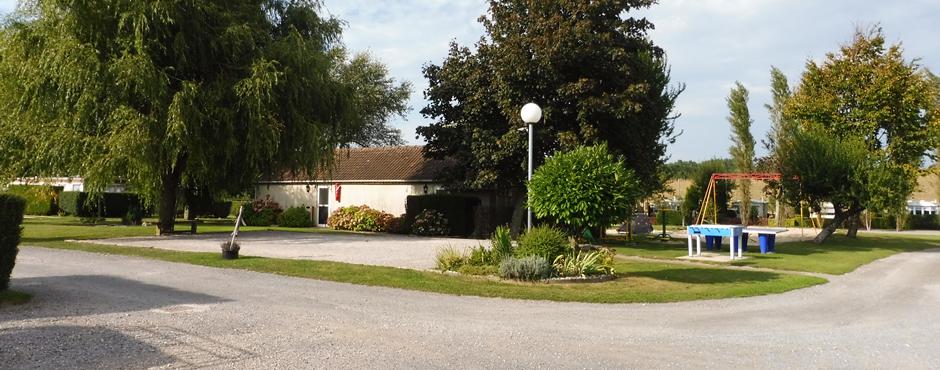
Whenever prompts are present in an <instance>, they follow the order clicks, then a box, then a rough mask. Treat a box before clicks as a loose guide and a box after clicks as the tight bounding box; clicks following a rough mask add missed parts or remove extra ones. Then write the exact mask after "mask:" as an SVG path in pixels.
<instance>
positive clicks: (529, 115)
mask: <svg viewBox="0 0 940 370" xmlns="http://www.w3.org/2000/svg"><path fill="white" fill-rule="evenodd" d="M519 115H520V116H522V122H525V123H526V124H528V125H529V181H532V124H534V123H536V122H538V121H539V120H540V119H542V108H539V106H538V104H535V103H529V104H526V105H524V106H522V110H521V111H520V112H519ZM526 197H529V198H530V200H531V195H530V194H529V192H528V191H526ZM526 203H531V202H526ZM526 220H527V222H526V230H529V229H531V228H532V206H531V205H529V206H528V207H526Z"/></svg>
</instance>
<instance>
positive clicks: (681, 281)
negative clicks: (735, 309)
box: [22, 219, 826, 303]
mask: <svg viewBox="0 0 940 370" xmlns="http://www.w3.org/2000/svg"><path fill="white" fill-rule="evenodd" d="M44 221H45V220H43V219H33V220H29V221H28V222H26V223H25V224H24V231H23V241H22V244H23V245H24V246H27V247H28V246H37V247H46V248H56V249H65V250H75V251H84V252H93V253H104V254H114V255H123V256H133V257H141V258H149V259H154V260H160V261H167V262H174V263H186V264H193V265H200V266H208V267H215V268H230V269H240V270H248V271H255V272H263V273H271V274H278V275H284V276H293V277H302V278H311V279H319V280H327V281H335V282H344V283H352V284H360V285H369V286H382V287H390V288H400V289H408V290H416V291H423V292H433V293H443V294H452V295H470V296H480V297H500V298H515V299H533V300H550V301H566V302H592V303H634V302H649V303H654V302H676V301H689V300H698V299H720V298H730V297H748V296H756V295H764V294H774V293H782V292H786V291H790V290H794V289H799V288H804V287H808V286H812V285H817V284H822V283H825V282H826V280H825V279H820V278H815V277H808V276H800V275H791V274H785V273H775V272H754V271H738V270H727V269H721V268H718V267H716V268H701V267H695V266H677V265H674V264H666V263H662V264H660V263H646V262H632V261H619V262H618V263H617V265H616V266H615V269H616V271H617V279H615V280H613V281H609V282H604V283H594V284H544V283H517V282H507V281H498V280H493V279H488V278H480V277H473V276H454V275H447V274H441V273H436V272H427V271H415V270H408V269H398V268H392V267H381V266H365V265H355V264H348V263H339V262H328V261H311V260H293V259H277V258H261V257H242V258H239V259H237V260H223V259H222V258H221V257H220V254H219V253H199V252H181V251H171V250H164V249H154V248H136V247H122V246H110V245H98V244H87V243H75V242H67V241H65V240H66V239H99V238H113V237H122V236H145V235H152V233H153V228H152V227H138V226H88V225H81V224H73V223H70V222H62V221H61V220H56V221H55V222H44Z"/></svg>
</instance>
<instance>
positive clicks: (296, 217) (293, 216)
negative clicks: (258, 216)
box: [277, 207, 313, 227]
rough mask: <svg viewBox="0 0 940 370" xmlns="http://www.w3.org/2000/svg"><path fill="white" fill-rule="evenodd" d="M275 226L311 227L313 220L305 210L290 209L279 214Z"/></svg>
mask: <svg viewBox="0 0 940 370" xmlns="http://www.w3.org/2000/svg"><path fill="white" fill-rule="evenodd" d="M277 224H278V225H280V226H283V227H310V226H312V225H313V219H311V218H310V212H307V209H306V208H304V207H290V208H288V209H287V210H286V211H284V213H283V214H281V219H280V220H278V223H277Z"/></svg>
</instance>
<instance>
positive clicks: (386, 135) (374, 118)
mask: <svg viewBox="0 0 940 370" xmlns="http://www.w3.org/2000/svg"><path fill="white" fill-rule="evenodd" d="M342 56H343V58H344V59H345V57H346V53H345V51H342ZM335 74H336V78H337V79H338V80H339V81H342V82H343V83H344V84H346V85H347V86H350V87H351V89H352V104H353V111H354V112H357V113H358V114H359V117H360V118H359V120H360V124H361V126H362V127H361V128H360V129H359V130H355V131H350V132H349V133H348V135H349V136H348V137H345V138H343V140H342V141H343V142H344V143H353V144H356V145H358V146H361V147H370V146H397V145H405V141H404V140H403V139H402V137H401V130H399V129H397V128H395V127H394V126H391V125H389V124H388V120H389V119H390V118H392V117H393V116H399V117H402V118H404V117H405V114H406V113H407V112H408V111H409V110H410V108H409V106H408V98H409V96H410V95H411V83H410V82H407V81H406V82H402V83H400V84H396V83H395V80H394V79H392V78H391V77H389V76H388V74H389V73H388V68H386V67H385V66H384V65H383V64H382V63H381V62H379V61H377V60H375V59H374V58H373V56H371V55H369V54H368V53H357V54H355V55H353V56H352V58H350V59H349V60H348V61H347V62H345V63H340V64H338V65H337V68H336V70H335Z"/></svg>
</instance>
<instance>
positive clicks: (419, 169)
mask: <svg viewBox="0 0 940 370" xmlns="http://www.w3.org/2000/svg"><path fill="white" fill-rule="evenodd" d="M422 149H423V147H422V146H395V147H375V148H349V149H337V150H336V152H335V155H336V157H335V159H334V163H335V165H334V168H333V171H332V172H331V173H322V174H320V175H319V176H317V179H318V180H319V181H351V182H352V181H362V182H369V181H380V182H384V181H392V182H395V181H401V182H431V181H435V179H436V177H437V174H438V173H440V172H441V171H443V170H444V169H445V168H446V167H447V165H448V164H449V163H448V161H442V160H435V159H427V158H424V155H423V153H422ZM281 181H309V177H308V176H305V175H298V176H290V175H289V174H287V175H284V176H283V177H282V179H281Z"/></svg>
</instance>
